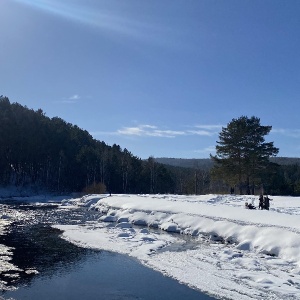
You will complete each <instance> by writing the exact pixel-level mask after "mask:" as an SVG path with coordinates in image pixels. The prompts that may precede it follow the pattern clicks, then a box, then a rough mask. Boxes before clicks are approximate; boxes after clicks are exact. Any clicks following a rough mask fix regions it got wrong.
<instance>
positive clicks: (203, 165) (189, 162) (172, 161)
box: [155, 157, 213, 170]
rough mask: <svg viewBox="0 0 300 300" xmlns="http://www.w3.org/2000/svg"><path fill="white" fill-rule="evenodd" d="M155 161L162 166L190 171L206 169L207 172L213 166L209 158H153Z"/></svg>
mask: <svg viewBox="0 0 300 300" xmlns="http://www.w3.org/2000/svg"><path fill="white" fill-rule="evenodd" d="M155 161H156V162H158V163H161V164H164V165H170V166H174V167H182V168H192V169H206V170H209V169H211V168H212V166H213V162H212V160H211V159H210V158H199V159H197V158H191V159H189V158H167V157H161V158H155Z"/></svg>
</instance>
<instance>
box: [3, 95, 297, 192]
mask: <svg viewBox="0 0 300 300" xmlns="http://www.w3.org/2000/svg"><path fill="white" fill-rule="evenodd" d="M272 161H273V162H274V166H275V167H274V169H273V170H272V172H271V174H272V176H268V178H265V182H264V188H265V189H266V191H267V192H268V193H269V194H281V195H287V194H289V195H300V166H299V165H300V159H298V158H272ZM212 166H213V162H212V161H211V160H210V159H193V160H192V159H172V158H153V157H149V158H148V159H146V160H142V159H140V158H138V157H136V156H135V155H133V154H132V153H131V152H130V151H128V150H127V149H126V148H125V149H122V148H121V147H120V146H119V145H116V144H114V145H112V146H110V145H107V144H106V143H105V142H103V141H99V140H96V139H94V138H93V137H92V136H91V135H90V134H89V133H88V132H87V131H86V130H83V129H81V128H79V127H78V126H76V125H73V124H70V123H67V122H66V121H64V120H63V119H61V118H59V117H54V118H49V117H47V116H46V115H45V113H44V112H43V111H42V110H41V109H38V110H36V111H35V110H32V109H29V108H27V107H26V106H22V105H21V104H18V103H11V102H10V101H9V99H8V98H7V97H3V96H0V186H1V187H9V186H16V187H19V188H21V189H22V188H28V187H29V188H31V189H33V190H35V191H36V192H37V193H40V192H52V193H56V194H61V193H69V192H83V193H102V192H111V193H135V194H136V193H143V194H145V193H151V194H153V193H172V194H173V193H174V194H207V193H228V192H229V189H230V187H228V186H227V185H226V184H224V183H223V182H218V181H213V180H212V179H211V176H210V169H211V168H212ZM0 196H1V195H0Z"/></svg>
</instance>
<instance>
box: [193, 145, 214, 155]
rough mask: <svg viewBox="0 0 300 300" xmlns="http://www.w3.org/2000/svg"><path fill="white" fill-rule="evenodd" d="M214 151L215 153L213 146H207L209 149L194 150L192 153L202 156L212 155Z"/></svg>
mask: <svg viewBox="0 0 300 300" xmlns="http://www.w3.org/2000/svg"><path fill="white" fill-rule="evenodd" d="M215 151H216V147H215V146H209V147H206V148H204V149H200V150H195V151H194V152H195V153H201V154H204V153H214V152H215Z"/></svg>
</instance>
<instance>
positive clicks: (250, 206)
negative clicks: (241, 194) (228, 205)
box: [245, 202, 256, 209]
mask: <svg viewBox="0 0 300 300" xmlns="http://www.w3.org/2000/svg"><path fill="white" fill-rule="evenodd" d="M245 208H247V209H256V207H255V206H254V205H253V204H251V203H249V204H248V202H246V203H245Z"/></svg>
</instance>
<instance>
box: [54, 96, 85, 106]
mask: <svg viewBox="0 0 300 300" xmlns="http://www.w3.org/2000/svg"><path fill="white" fill-rule="evenodd" d="M81 98H82V97H81V96H79V95H77V94H74V95H72V96H69V97H63V98H61V100H58V101H55V102H56V103H64V104H74V103H77V102H78V101H79V100H80V99H81Z"/></svg>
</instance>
